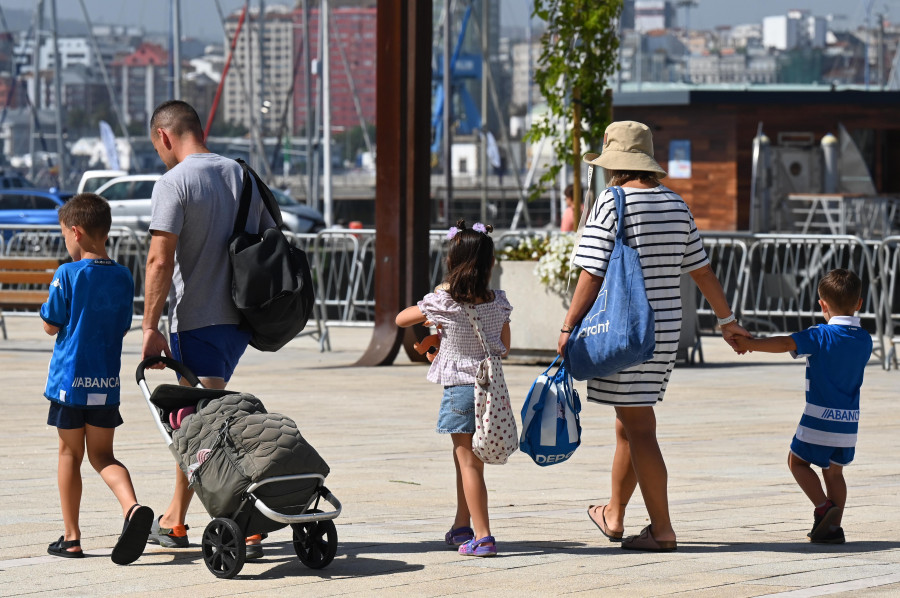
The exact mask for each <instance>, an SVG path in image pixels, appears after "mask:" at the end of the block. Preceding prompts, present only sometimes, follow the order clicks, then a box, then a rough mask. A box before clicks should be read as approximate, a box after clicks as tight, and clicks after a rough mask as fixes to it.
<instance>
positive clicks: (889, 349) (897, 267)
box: [877, 236, 900, 369]
mask: <svg viewBox="0 0 900 598" xmlns="http://www.w3.org/2000/svg"><path fill="white" fill-rule="evenodd" d="M877 255H878V259H877V263H878V272H879V275H880V277H881V286H882V288H883V289H884V291H883V292H882V295H881V313H882V314H883V317H884V343H885V350H884V367H885V369H890V368H891V366H893V367H895V368H896V367H897V343H898V342H900V236H892V237H887V238H885V239H884V241H882V242H881V243H880V244H879V247H878V253H877Z"/></svg>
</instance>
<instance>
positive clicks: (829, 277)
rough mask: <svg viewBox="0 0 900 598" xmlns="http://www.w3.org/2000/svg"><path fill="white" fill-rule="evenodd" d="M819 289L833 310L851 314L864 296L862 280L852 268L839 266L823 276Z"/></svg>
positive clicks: (822, 297)
mask: <svg viewBox="0 0 900 598" xmlns="http://www.w3.org/2000/svg"><path fill="white" fill-rule="evenodd" d="M818 290H819V298H820V299H823V300H825V302H826V303H828V305H829V306H830V307H831V309H832V310H834V311H840V312H841V313H843V314H846V315H851V314H853V312H855V311H856V304H857V303H859V298H860V297H861V296H862V281H861V280H860V279H859V276H857V275H856V274H854V273H853V272H851V271H850V270H845V269H844V268H837V269H835V270H832V271H831V272H829V273H828V274H826V275H825V276H824V277H822V280H820V281H819V289H818Z"/></svg>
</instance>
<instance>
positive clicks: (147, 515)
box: [110, 504, 153, 565]
mask: <svg viewBox="0 0 900 598" xmlns="http://www.w3.org/2000/svg"><path fill="white" fill-rule="evenodd" d="M152 523H153V510H152V509H150V507H145V506H142V505H139V504H135V505H133V506H132V507H131V508H130V509H128V514H127V515H126V516H125V525H124V526H123V527H122V535H120V536H119V539H118V540H117V541H116V545H115V546H114V547H113V550H112V554H111V555H110V557H111V558H112V562H114V563H115V564H117V565H128V564H129V563H133V562H134V561H136V560H138V558H139V557H140V556H141V555H142V554H143V553H144V547H146V546H147V537H148V536H149V535H150V526H151V524H152Z"/></svg>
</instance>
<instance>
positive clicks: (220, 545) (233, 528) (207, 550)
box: [201, 517, 247, 579]
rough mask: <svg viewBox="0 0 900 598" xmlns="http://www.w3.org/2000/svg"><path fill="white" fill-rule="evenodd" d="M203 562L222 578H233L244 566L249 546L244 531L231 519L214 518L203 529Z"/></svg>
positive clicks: (211, 571) (210, 570)
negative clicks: (245, 541) (246, 543)
mask: <svg viewBox="0 0 900 598" xmlns="http://www.w3.org/2000/svg"><path fill="white" fill-rule="evenodd" d="M201 546H202V549H203V562H205V563H206V568H207V569H209V572H210V573H212V574H213V575H215V576H216V577H220V578H222V579H231V578H232V577H234V576H235V575H237V574H238V573H240V571H241V569H242V568H243V566H244V561H246V559H247V546H246V545H245V543H244V533H243V532H242V531H241V528H240V527H239V526H238V524H237V523H235V522H234V521H233V520H231V519H225V518H222V517H219V518H216V519H213V520H212V521H210V522H209V524H208V525H207V526H206V529H205V530H203V543H202V545H201Z"/></svg>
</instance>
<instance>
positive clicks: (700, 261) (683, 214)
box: [575, 185, 709, 406]
mask: <svg viewBox="0 0 900 598" xmlns="http://www.w3.org/2000/svg"><path fill="white" fill-rule="evenodd" d="M623 190H624V191H625V240H626V243H628V245H629V246H630V247H633V248H634V249H636V250H637V251H638V254H639V255H640V256H641V268H642V270H643V273H644V284H645V286H646V288H647V297H648V298H649V299H650V305H651V306H652V307H653V311H654V312H655V315H656V350H655V352H654V353H653V358H652V359H651V360H650V361H646V362H644V363H642V364H640V365H637V366H634V367H632V368H629V369H627V370H623V371H621V372H619V373H618V374H614V375H612V376H608V377H606V378H594V379H593V380H589V381H588V396H587V398H588V400H589V401H594V402H596V403H606V404H609V405H619V406H647V405H655V404H656V403H657V402H659V401H662V400H663V395H664V394H665V392H666V385H667V384H668V382H669V376H670V375H671V373H672V367H673V366H674V365H675V353H676V351H677V350H678V338H679V335H680V333H681V292H680V288H681V274H682V273H685V272H690V271H692V270H696V269H697V268H701V267H703V266H705V265H706V264H708V263H709V259H708V258H707V257H706V251H705V250H704V249H703V243H702V241H701V240H700V235H699V233H698V232H697V227H696V226H695V225H694V218H693V216H691V211H690V209H688V207H687V204H685V203H684V200H682V199H681V197H679V196H678V195H677V194H676V193H674V192H673V191H672V190H670V189H668V188H666V187H665V186H663V185H660V186H658V187H655V188H653V189H640V188H634V187H623ZM617 223H618V217H617V215H616V210H615V200H614V198H613V194H612V191H610V190H609V189H606V190H604V191H603V192H602V193H601V194H600V196H599V197H598V198H597V201H596V202H594V206H593V208H592V209H591V213H590V215H589V216H588V220H587V223H586V224H585V227H584V234H583V235H582V238H581V242H580V243H579V245H578V249H577V251H576V257H575V263H576V264H577V265H579V266H581V267H582V268H584V269H585V270H587V271H588V272H590V273H591V274H594V275H596V276H601V277H602V276H605V274H606V267H607V265H608V264H609V257H610V254H611V253H612V249H613V245H614V244H615V237H616V230H617Z"/></svg>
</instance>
